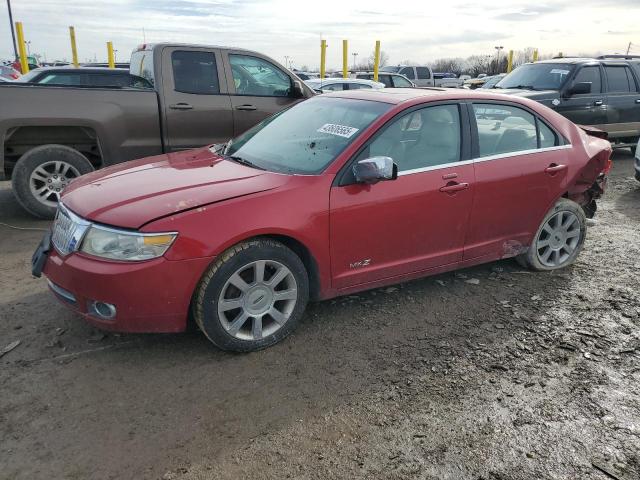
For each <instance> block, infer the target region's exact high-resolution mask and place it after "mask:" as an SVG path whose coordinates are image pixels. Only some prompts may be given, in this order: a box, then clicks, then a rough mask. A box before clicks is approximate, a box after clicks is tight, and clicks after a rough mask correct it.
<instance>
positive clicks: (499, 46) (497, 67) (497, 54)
mask: <svg viewBox="0 0 640 480" xmlns="http://www.w3.org/2000/svg"><path fill="white" fill-rule="evenodd" d="M493 48H495V49H496V52H497V53H496V71H495V72H494V74H495V73H500V50H502V49H503V48H504V47H503V46H502V45H497V46H495V47H493Z"/></svg>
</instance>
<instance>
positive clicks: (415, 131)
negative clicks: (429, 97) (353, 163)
mask: <svg viewBox="0 0 640 480" xmlns="http://www.w3.org/2000/svg"><path fill="white" fill-rule="evenodd" d="M377 156H385V157H391V158H393V161H394V162H395V163H396V164H397V165H398V171H399V172H406V171H408V170H415V169H417V168H425V167H435V166H438V165H443V164H447V163H453V162H457V161H459V160H460V114H459V111H458V106H457V105H438V106H435V107H426V108H422V109H420V110H415V111H413V112H410V113H407V114H405V115H402V116H401V117H399V118H396V119H394V120H392V121H391V122H390V123H389V124H388V125H387V126H385V127H384V130H383V131H382V132H381V133H380V134H379V135H378V136H377V137H376V138H375V139H374V140H373V142H371V143H370V144H369V146H368V147H367V148H366V149H365V150H364V151H363V152H362V153H361V154H360V155H359V158H358V160H361V159H363V158H367V157H377Z"/></svg>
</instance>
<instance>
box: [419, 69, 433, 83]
mask: <svg viewBox="0 0 640 480" xmlns="http://www.w3.org/2000/svg"><path fill="white" fill-rule="evenodd" d="M416 70H417V71H418V78H419V79H420V80H425V79H429V78H431V72H429V69H428V68H427V67H416Z"/></svg>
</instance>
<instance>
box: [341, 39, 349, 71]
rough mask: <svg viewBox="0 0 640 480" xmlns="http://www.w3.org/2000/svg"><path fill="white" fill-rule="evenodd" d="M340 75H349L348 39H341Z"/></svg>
mask: <svg viewBox="0 0 640 480" xmlns="http://www.w3.org/2000/svg"><path fill="white" fill-rule="evenodd" d="M342 76H343V77H344V78H347V77H348V76H349V41H348V40H342Z"/></svg>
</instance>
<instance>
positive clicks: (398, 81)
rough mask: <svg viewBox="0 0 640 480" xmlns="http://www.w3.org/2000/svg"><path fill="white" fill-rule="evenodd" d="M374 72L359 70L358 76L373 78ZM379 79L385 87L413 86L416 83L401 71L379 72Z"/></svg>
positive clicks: (363, 78)
mask: <svg viewBox="0 0 640 480" xmlns="http://www.w3.org/2000/svg"><path fill="white" fill-rule="evenodd" d="M373 77H374V75H373V72H357V73H356V78H358V79H361V80H373ZM378 81H379V82H380V83H383V84H384V86H385V88H411V87H415V84H414V83H413V82H412V81H411V80H409V79H408V78H407V77H405V76H404V75H400V74H399V73H389V72H378Z"/></svg>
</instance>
